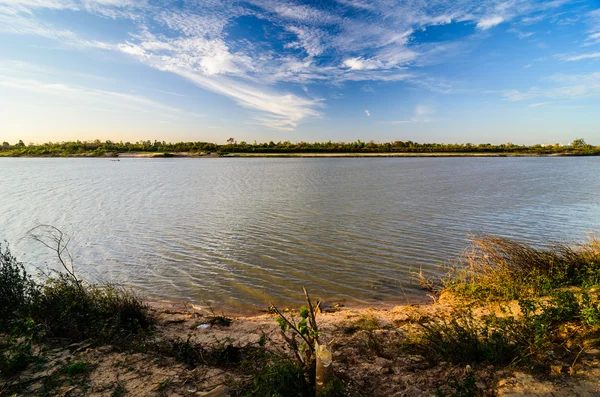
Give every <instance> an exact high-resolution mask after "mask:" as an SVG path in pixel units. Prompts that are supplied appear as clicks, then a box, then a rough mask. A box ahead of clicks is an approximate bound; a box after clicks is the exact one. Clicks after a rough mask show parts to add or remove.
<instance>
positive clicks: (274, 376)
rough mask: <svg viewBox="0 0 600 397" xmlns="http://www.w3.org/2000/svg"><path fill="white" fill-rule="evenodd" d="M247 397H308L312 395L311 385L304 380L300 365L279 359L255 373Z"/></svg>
mask: <svg viewBox="0 0 600 397" xmlns="http://www.w3.org/2000/svg"><path fill="white" fill-rule="evenodd" d="M245 395H246V396H248V397H263V396H270V397H308V396H313V395H314V390H313V388H312V386H311V385H309V384H308V383H307V382H306V379H305V378H304V372H303V369H302V367H301V366H299V365H298V364H295V363H292V362H291V361H288V360H285V359H280V360H277V361H274V362H272V363H271V364H269V365H267V366H265V367H264V368H263V369H262V370H261V371H260V372H259V373H257V374H256V375H255V376H254V378H253V380H252V385H251V387H249V390H247V391H246V393H245Z"/></svg>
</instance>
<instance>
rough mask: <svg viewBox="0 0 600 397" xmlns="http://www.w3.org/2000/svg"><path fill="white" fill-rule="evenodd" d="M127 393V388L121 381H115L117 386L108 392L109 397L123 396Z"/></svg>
mask: <svg viewBox="0 0 600 397" xmlns="http://www.w3.org/2000/svg"><path fill="white" fill-rule="evenodd" d="M125 395H127V389H126V388H125V385H124V384H123V383H122V382H117V387H115V389H114V390H113V391H112V393H110V397H123V396H125Z"/></svg>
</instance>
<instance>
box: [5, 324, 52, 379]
mask: <svg viewBox="0 0 600 397" xmlns="http://www.w3.org/2000/svg"><path fill="white" fill-rule="evenodd" d="M13 324H14V327H13V329H12V331H11V333H10V335H9V337H8V338H7V340H6V341H5V342H4V343H2V342H0V375H2V376H3V377H9V376H12V375H15V374H17V373H19V372H21V371H23V370H24V369H25V368H27V366H29V364H31V363H35V362H40V361H41V360H42V357H41V356H40V355H37V354H35V353H34V350H33V344H34V342H35V341H36V340H37V339H38V338H39V327H38V326H37V325H36V324H35V322H34V321H33V320H32V319H31V318H28V319H27V320H24V321H19V320H17V321H14V322H13Z"/></svg>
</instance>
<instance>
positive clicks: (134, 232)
mask: <svg viewBox="0 0 600 397" xmlns="http://www.w3.org/2000/svg"><path fill="white" fill-rule="evenodd" d="M0 175H1V179H0V204H1V206H0V208H1V212H0V226H1V229H0V239H6V240H7V241H8V242H9V243H10V244H11V248H12V251H13V253H14V254H16V255H17V256H18V257H19V258H20V259H21V260H22V261H24V262H26V263H27V264H28V265H30V266H33V265H36V266H40V265H43V264H44V263H48V264H49V265H50V266H52V265H54V264H55V261H54V258H53V257H52V256H51V255H50V253H49V252H48V251H47V250H44V249H43V248H42V247H41V246H40V245H39V244H37V243H34V242H32V241H31V240H30V239H27V238H24V237H25V234H26V232H27V230H28V229H30V228H32V227H34V226H35V225H36V224H51V225H55V226H57V227H59V228H61V229H62V230H64V231H65V232H68V233H69V234H70V235H72V236H73V241H72V243H71V251H72V253H73V255H74V259H75V263H76V265H77V268H78V270H79V272H80V273H83V274H84V275H85V276H86V278H89V279H92V280H95V281H112V282H117V283H120V284H123V285H127V286H131V287H134V288H137V289H138V290H141V291H142V292H143V293H144V294H146V295H147V296H149V297H151V298H153V299H165V300H185V301H192V302H194V303H196V304H200V305H202V304H203V303H206V302H213V304H215V305H217V306H218V305H223V306H228V307H232V308H237V309H240V310H241V309H250V308H264V307H266V303H267V302H268V301H272V302H278V303H292V302H295V301H297V300H298V299H299V298H301V293H302V286H305V287H306V288H307V289H309V290H310V291H312V293H313V294H314V295H317V296H319V297H322V298H324V299H331V300H335V301H345V302H346V303H349V304H357V303H363V304H375V303H377V302H384V303H385V302H387V303H394V302H406V301H407V300H410V301H415V300H418V299H419V297H423V296H424V293H423V291H420V290H419V289H418V288H417V286H416V285H415V284H414V282H413V281H412V277H411V274H412V273H413V272H415V271H418V270H419V268H421V267H422V269H423V270H424V272H426V273H429V274H433V273H436V272H438V273H439V272H440V271H441V269H440V267H439V264H440V263H443V262H444V261H447V260H448V259H451V258H453V257H454V256H455V255H456V254H458V253H459V252H461V251H462V250H464V249H465V248H466V246H467V238H468V235H469V234H470V233H475V232H483V233H493V234H498V235H502V236H508V237H514V238H518V239H520V240H524V241H529V242H534V243H545V242H547V241H561V240H574V241H581V240H584V239H585V237H586V236H585V233H586V232H595V231H598V229H600V158H598V157H593V158H592V157H587V158H564V157H561V158H320V159H313V158H310V159H309V158H288V159H276V158H272V159H266V158H253V159H244V158H229V159H223V158H222V159H121V161H119V162H115V161H110V160H108V159H0Z"/></svg>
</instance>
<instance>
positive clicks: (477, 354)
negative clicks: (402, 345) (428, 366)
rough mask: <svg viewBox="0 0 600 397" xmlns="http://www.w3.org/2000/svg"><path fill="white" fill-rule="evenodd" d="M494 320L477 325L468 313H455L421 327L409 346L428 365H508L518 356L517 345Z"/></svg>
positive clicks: (471, 314)
mask: <svg viewBox="0 0 600 397" xmlns="http://www.w3.org/2000/svg"><path fill="white" fill-rule="evenodd" d="M494 320H496V318H495V317H490V318H488V319H485V321H483V322H480V321H477V320H476V319H475V318H474V317H473V313H472V312H471V311H469V310H462V309H461V310H457V311H455V312H452V313H450V315H449V316H443V317H438V318H436V319H434V321H432V322H430V323H426V324H422V325H421V327H423V333H422V335H421V336H420V337H419V338H418V339H416V340H415V341H413V343H414V344H413V345H412V347H416V348H417V351H418V352H419V353H420V354H423V355H424V356H426V357H427V358H429V359H430V361H432V362H437V361H451V362H455V363H457V364H471V363H478V362H488V363H491V364H508V363H510V362H511V361H512V360H513V359H514V357H515V356H517V355H518V354H519V349H520V346H518V345H517V344H516V343H515V342H514V341H512V340H511V339H510V337H509V335H507V334H506V330H505V329H504V328H503V327H502V324H501V323H499V322H497V321H494Z"/></svg>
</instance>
